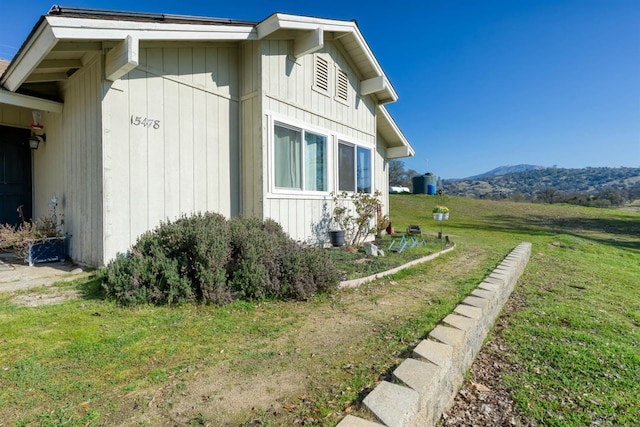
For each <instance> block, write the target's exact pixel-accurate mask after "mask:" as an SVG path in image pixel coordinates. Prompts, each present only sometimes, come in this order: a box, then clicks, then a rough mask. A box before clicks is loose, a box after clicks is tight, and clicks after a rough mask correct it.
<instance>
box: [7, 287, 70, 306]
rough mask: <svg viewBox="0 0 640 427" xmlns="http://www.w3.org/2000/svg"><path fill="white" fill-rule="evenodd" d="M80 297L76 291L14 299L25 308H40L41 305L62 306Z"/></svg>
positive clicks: (20, 296) (32, 294)
mask: <svg viewBox="0 0 640 427" xmlns="http://www.w3.org/2000/svg"><path fill="white" fill-rule="evenodd" d="M79 296H80V292H79V291H77V290H75V289H70V290H67V291H53V292H45V293H37V292H32V293H28V294H24V295H17V296H16V297H14V298H13V299H12V301H13V303H14V304H16V305H20V306H24V307H39V306H41V305H53V304H62V303H63V302H65V301H68V300H70V299H75V298H78V297H79Z"/></svg>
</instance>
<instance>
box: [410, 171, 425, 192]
mask: <svg viewBox="0 0 640 427" xmlns="http://www.w3.org/2000/svg"><path fill="white" fill-rule="evenodd" d="M411 186H412V187H413V194H427V178H426V175H418V176H414V177H413V178H411Z"/></svg>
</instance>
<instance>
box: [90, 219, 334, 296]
mask: <svg viewBox="0 0 640 427" xmlns="http://www.w3.org/2000/svg"><path fill="white" fill-rule="evenodd" d="M99 278H100V279H101V280H102V283H103V288H104V290H105V294H106V296H107V297H108V298H113V299H116V300H117V301H119V302H120V303H122V304H124V305H136V304H142V303H151V304H181V303H186V302H193V301H202V302H205V303H214V304H224V303H227V302H230V301H231V300H233V299H244V300H262V299H266V298H279V299H299V300H303V299H307V298H309V297H310V296H311V295H313V294H315V293H317V292H326V291H328V290H330V289H332V288H334V287H335V286H336V285H337V283H338V275H337V272H336V268H335V266H334V265H333V262H332V260H331V259H330V258H329V257H328V256H327V254H326V253H325V252H324V251H323V250H321V249H319V248H310V247H303V246H301V245H299V244H297V243H295V242H294V241H293V240H291V239H290V238H289V237H288V236H287V234H286V233H284V231H283V230H282V227H281V226H280V225H279V224H278V223H276V222H275V221H273V220H267V221H264V222H263V221H260V220H257V219H247V218H234V219H232V220H230V221H227V220H226V219H225V218H224V217H223V216H222V215H219V214H213V213H205V214H197V215H194V216H191V217H182V218H180V219H178V220H177V221H175V222H173V223H172V222H167V223H163V224H161V225H160V226H159V227H158V228H157V229H156V230H154V231H152V232H147V233H145V234H143V235H142V236H140V238H139V239H138V241H137V242H136V243H135V245H133V247H132V248H131V250H130V251H129V252H128V253H127V254H126V255H122V254H119V255H118V256H117V257H116V259H115V260H113V261H112V262H111V263H109V265H107V266H106V267H105V268H103V269H101V270H100V272H99Z"/></svg>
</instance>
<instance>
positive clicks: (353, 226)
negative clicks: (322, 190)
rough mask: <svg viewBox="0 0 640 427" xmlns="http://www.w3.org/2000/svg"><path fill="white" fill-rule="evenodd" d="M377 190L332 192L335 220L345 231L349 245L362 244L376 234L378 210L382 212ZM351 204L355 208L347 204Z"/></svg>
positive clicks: (379, 194)
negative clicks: (369, 191) (371, 192)
mask: <svg viewBox="0 0 640 427" xmlns="http://www.w3.org/2000/svg"><path fill="white" fill-rule="evenodd" d="M381 194H382V193H380V192H379V191H376V192H375V193H373V194H369V193H347V192H344V191H343V192H342V193H332V198H333V206H334V207H333V222H334V224H335V225H336V226H337V227H339V228H340V229H341V230H344V231H345V241H346V242H347V245H349V246H361V245H362V244H363V243H364V241H365V239H366V238H367V236H368V235H369V234H375V233H376V232H377V231H378V230H377V227H376V225H377V222H378V221H376V224H374V225H372V221H373V220H374V219H377V216H378V212H382V203H381V202H380V196H381ZM347 203H348V204H350V205H352V206H353V208H350V206H348V205H347Z"/></svg>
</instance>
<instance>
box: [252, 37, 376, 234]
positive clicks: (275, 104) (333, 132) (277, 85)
mask: <svg viewBox="0 0 640 427" xmlns="http://www.w3.org/2000/svg"><path fill="white" fill-rule="evenodd" d="M315 55H320V56H321V57H322V58H324V59H326V60H327V61H328V63H329V67H330V74H331V75H332V76H333V77H332V78H330V83H329V86H330V91H329V94H323V93H320V92H318V91H316V90H314V89H313V85H314V68H315ZM261 58H262V64H261V67H262V84H263V89H262V96H263V99H262V102H263V105H264V110H263V114H262V130H263V133H264V136H263V146H264V147H266V149H265V150H263V153H262V159H261V161H262V164H264V165H270V168H269V169H268V170H269V173H267V174H265V175H266V176H265V180H264V182H263V183H262V191H263V192H262V198H263V199H262V200H263V202H262V203H263V205H264V211H263V217H264V218H272V219H274V220H276V221H278V222H279V223H280V224H281V225H282V226H283V228H284V229H285V230H286V231H287V232H288V233H289V235H290V236H291V237H292V238H294V239H296V240H300V241H314V240H316V239H318V238H320V236H319V235H318V233H317V227H318V226H319V225H321V224H322V223H323V222H324V223H325V224H326V220H327V217H328V215H330V213H331V211H332V210H333V206H332V200H331V196H330V192H331V191H336V190H337V184H336V181H337V171H336V167H337V163H336V162H337V154H336V147H337V140H338V139H344V140H345V141H348V142H353V143H357V144H360V145H363V146H365V147H367V148H369V149H371V152H372V154H373V159H372V165H374V172H373V176H372V184H373V185H374V186H375V188H380V189H384V188H385V186H381V187H380V186H379V185H381V180H382V179H383V178H384V177H383V173H382V169H383V163H384V159H382V158H381V157H380V154H379V153H378V151H377V150H376V120H375V103H374V101H373V99H372V98H371V97H370V96H365V97H360V96H359V94H358V86H359V83H358V82H359V76H358V74H357V73H356V72H355V70H354V68H353V67H352V66H351V64H350V62H349V61H348V60H347V59H346V58H345V57H344V56H343V54H342V51H341V49H340V48H339V47H338V46H337V45H336V42H325V45H324V47H323V48H322V49H320V50H318V51H317V52H315V53H313V54H306V55H303V56H302V57H299V58H295V59H294V58H292V56H291V43H290V42H289V41H286V40H264V41H263V42H262V46H261ZM338 69H339V70H342V71H344V72H346V73H347V76H348V81H349V97H348V102H346V103H345V102H340V101H338V100H336V99H335V96H334V95H335V93H334V91H333V87H334V86H335V75H336V73H337V70H338ZM274 118H275V119H276V120H282V121H285V122H287V120H289V124H292V125H299V126H301V127H304V126H307V129H309V128H310V129H319V130H322V131H324V132H326V133H328V134H329V135H330V138H329V140H328V143H329V150H328V156H329V162H328V164H329V168H328V174H329V177H328V187H329V188H328V191H327V192H326V193H324V194H316V195H309V194H306V195H305V194H295V193H292V194H286V193H283V192H274V191H273V190H274V189H273V183H272V178H271V177H272V176H273V174H272V173H271V168H273V167H274V166H273V160H272V159H271V158H270V156H272V153H271V150H272V148H273V141H271V140H270V139H271V138H272V135H273V129H272V126H273V120H274ZM257 162H258V159H255V160H254V164H257Z"/></svg>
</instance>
